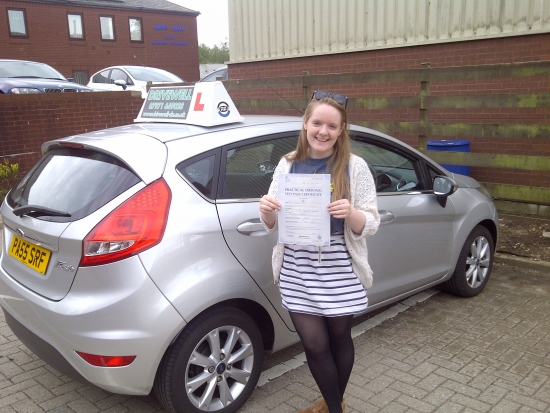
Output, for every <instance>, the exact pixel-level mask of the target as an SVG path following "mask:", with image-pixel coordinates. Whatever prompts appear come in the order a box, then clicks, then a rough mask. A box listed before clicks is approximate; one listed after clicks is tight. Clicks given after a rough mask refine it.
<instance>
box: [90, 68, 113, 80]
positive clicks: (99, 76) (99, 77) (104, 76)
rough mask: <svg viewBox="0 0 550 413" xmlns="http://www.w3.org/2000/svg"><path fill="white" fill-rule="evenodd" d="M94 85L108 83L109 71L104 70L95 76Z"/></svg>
mask: <svg viewBox="0 0 550 413" xmlns="http://www.w3.org/2000/svg"><path fill="white" fill-rule="evenodd" d="M93 82H94V83H110V82H109V70H104V71H102V72H99V73H98V74H97V75H95V76H94V77H93Z"/></svg>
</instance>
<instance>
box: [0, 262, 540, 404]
mask: <svg viewBox="0 0 550 413" xmlns="http://www.w3.org/2000/svg"><path fill="white" fill-rule="evenodd" d="M433 292H434V293H435V294H434V295H432V296H430V297H429V298H427V299H422V300H415V299H413V298H414V297H412V298H411V299H409V300H407V301H405V302H402V303H400V304H397V305H396V306H393V307H390V308H388V309H384V310H382V311H381V312H378V313H375V314H369V315H367V316H364V317H363V318H360V319H357V321H356V324H357V325H359V326H361V328H360V329H361V330H362V331H364V332H363V333H362V334H360V335H358V336H356V337H355V339H354V342H355V345H356V363H355V367H354V371H353V373H352V376H351V380H350V384H349V387H348V389H347V391H346V403H347V406H348V408H347V410H346V412H348V413H350V412H351V413H367V412H392V413H394V412H411V413H412V412H464V413H466V412H495V411H498V412H545V411H548V409H549V408H550V354H549V353H550V322H549V321H550V320H549V317H550V316H549V314H550V277H549V276H548V271H546V272H544V271H535V270H528V269H523V268H521V267H517V266H514V265H510V264H502V263H499V262H497V263H495V267H494V269H493V274H492V276H491V279H490V280H489V282H488V284H487V286H486V288H485V290H484V291H483V293H482V294H480V295H479V296H477V297H473V298H470V299H463V298H458V297H455V296H452V295H449V294H445V293H443V292H437V291H436V290H434V291H433ZM424 294H426V293H424ZM428 295H429V293H428ZM420 298H422V297H420ZM0 343H1V344H0V356H1V357H0V412H54V411H55V412H164V411H165V410H164V409H163V408H162V407H161V404H160V403H159V402H158V401H157V400H156V399H155V397H154V396H153V395H150V396H145V397H139V396H124V395H115V394H111V393H108V392H105V391H103V390H99V389H97V388H94V387H92V386H88V385H84V384H80V383H78V382H75V381H72V380H71V379H69V378H67V377H65V376H63V375H61V374H60V373H58V372H56V371H55V370H53V369H52V368H51V367H49V366H47V365H45V364H44V362H43V361H41V360H40V359H38V357H36V356H35V355H34V354H33V353H32V352H30V350H28V349H27V348H26V347H25V346H24V345H22V344H21V343H20V342H19V340H17V338H16V337H15V336H14V335H13V334H12V333H11V330H10V329H9V328H8V327H7V326H6V324H5V322H4V319H3V315H2V316H1V319H0ZM301 353H302V349H301V347H300V345H299V344H297V345H294V346H292V347H290V348H288V349H286V350H283V351H281V352H278V353H276V354H275V355H272V356H270V357H267V358H266V360H265V362H264V366H263V369H262V370H263V372H264V373H265V372H269V373H270V375H271V376H274V375H276V374H274V371H276V370H278V371H280V372H282V374H281V375H279V376H278V377H275V378H273V379H272V380H269V381H267V382H260V386H259V387H257V388H256V389H255V391H254V393H253V394H252V397H251V398H250V399H249V401H248V402H247V403H246V404H245V405H244V407H243V408H242V409H241V412H243V413H245V412H246V413H264V412H271V413H286V412H288V413H290V412H292V413H294V412H296V410H298V409H301V408H304V407H306V406H308V405H310V404H311V403H312V402H313V401H316V400H318V398H319V397H320V396H319V393H318V391H317V390H316V387H315V383H314V382H313V379H312V378H311V375H310V374H309V371H308V367H307V365H306V364H303V363H300V361H299V360H300V354H301Z"/></svg>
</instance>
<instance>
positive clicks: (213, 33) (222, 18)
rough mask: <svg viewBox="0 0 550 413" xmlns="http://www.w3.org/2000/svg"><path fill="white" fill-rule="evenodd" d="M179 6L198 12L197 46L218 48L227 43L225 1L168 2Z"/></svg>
mask: <svg viewBox="0 0 550 413" xmlns="http://www.w3.org/2000/svg"><path fill="white" fill-rule="evenodd" d="M169 1H170V2H172V3H175V4H177V5H179V6H183V7H186V8H188V9H191V10H195V11H198V12H200V15H199V16H198V17H197V31H198V36H199V44H201V43H204V44H205V45H207V46H210V47H212V46H216V45H217V46H219V45H220V43H225V42H227V41H229V23H228V18H227V0H169Z"/></svg>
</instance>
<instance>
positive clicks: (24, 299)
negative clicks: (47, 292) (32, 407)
mask: <svg viewBox="0 0 550 413" xmlns="http://www.w3.org/2000/svg"><path fill="white" fill-rule="evenodd" d="M109 266H110V268H109V271H106V270H105V266H102V268H101V269H98V267H96V268H94V267H89V268H81V269H79V270H78V273H77V274H76V277H75V279H74V283H73V285H72V287H71V290H70V291H69V294H67V296H66V297H64V298H63V299H62V300H60V301H52V300H48V299H46V298H44V297H42V296H40V295H38V294H36V293H34V292H32V291H30V290H28V289H26V288H25V287H24V286H22V285H21V284H19V283H18V282H16V281H15V280H14V279H13V278H11V277H10V276H9V275H8V274H7V273H6V272H5V270H4V269H3V268H0V304H1V305H2V307H3V310H4V313H5V314H6V321H7V322H8V323H9V326H10V328H12V330H13V332H14V333H15V334H16V336H17V337H18V338H19V339H20V340H21V341H22V342H23V343H24V344H25V345H27V347H29V349H31V350H32V351H33V352H35V353H36V354H37V355H38V356H39V357H40V358H42V359H43V360H44V361H46V362H47V363H48V364H51V366H52V367H54V368H55V369H56V370H58V371H60V372H61V373H63V374H66V375H67V376H69V377H71V378H73V379H76V380H78V381H83V382H88V383H91V384H93V385H95V386H97V387H100V388H102V389H104V390H107V391H110V392H113V393H121V394H133V395H147V394H149V393H150V391H151V389H152V386H153V383H154V379H155V374H156V370H157V368H158V365H159V363H160V361H161V359H162V356H163V355H164V352H165V351H166V348H167V347H168V346H169V344H170V342H171V341H172V339H173V338H174V336H175V335H176V334H177V333H178V332H179V331H180V330H181V329H182V328H183V327H184V326H185V322H184V321H183V319H182V317H181V316H180V315H179V314H178V313H177V311H176V310H175V309H174V307H173V306H172V305H171V304H170V303H169V302H168V300H166V298H165V297H164V296H163V295H162V294H161V293H160V292H159V290H158V289H157V287H156V286H155V285H154V283H153V282H152V281H151V279H150V278H149V276H148V275H147V273H146V272H145V271H144V269H143V266H142V265H141V262H140V261H139V259H138V258H137V257H132V258H129V259H127V260H123V261H120V262H117V263H113V264H109ZM76 351H82V352H85V353H90V354H97V355H103V356H123V355H135V356H136V358H135V360H134V361H133V362H132V363H131V364H130V365H128V366H125V367H117V368H107V367H96V366H92V365H90V364H88V363H87V362H86V361H84V360H83V359H82V358H81V357H80V356H79V355H78V354H77V353H76Z"/></svg>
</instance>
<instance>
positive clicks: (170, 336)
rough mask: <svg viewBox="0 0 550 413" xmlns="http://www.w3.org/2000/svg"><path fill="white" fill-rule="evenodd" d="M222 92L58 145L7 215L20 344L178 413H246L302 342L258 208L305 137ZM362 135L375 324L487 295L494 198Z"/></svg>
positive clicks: (9, 201)
mask: <svg viewBox="0 0 550 413" xmlns="http://www.w3.org/2000/svg"><path fill="white" fill-rule="evenodd" d="M220 85H221V83H220V82H213V83H208V82H205V83H197V84H196V85H195V86H186V87H185V88H187V89H185V90H186V91H187V92H185V93H181V91H178V90H172V91H171V92H170V93H167V91H163V92H162V93H160V92H159V93H151V92H150V93H149V95H148V98H147V100H146V101H145V103H144V108H143V109H142V113H140V116H139V118H138V121H137V122H136V123H135V124H132V125H128V126H122V127H117V128H112V129H107V130H101V131H97V132H92V133H86V134H82V135H77V136H70V137H67V138H64V139H58V140H54V141H51V142H47V143H45V144H44V145H43V146H42V150H43V157H42V159H41V160H40V161H39V162H38V163H37V164H36V166H35V167H34V168H33V169H32V170H31V171H29V172H28V173H27V174H26V175H25V176H24V177H23V178H22V179H21V181H20V182H19V183H18V184H17V185H16V187H15V188H13V189H12V191H11V192H10V193H9V194H8V196H7V197H6V200H5V201H4V203H3V204H2V208H1V214H2V216H3V221H4V233H3V236H4V244H3V251H2V258H1V268H0V304H1V305H2V308H3V310H4V313H5V316H6V320H7V322H8V324H9V326H10V327H11V329H12V330H13V331H14V333H15V334H16V335H17V336H18V337H19V338H20V339H21V341H22V342H23V343H24V344H26V345H27V346H28V347H29V348H30V349H31V350H32V351H34V352H35V353H36V354H37V355H38V356H40V357H41V358H43V359H44V360H45V361H47V362H48V363H50V364H51V365H52V366H53V367H55V368H56V369H58V370H59V371H61V372H63V373H65V374H67V375H68V376H70V377H73V378H76V379H79V380H84V381H86V382H88V383H91V384H93V385H95V386H99V387H100V388H102V389H105V390H108V391H111V392H114V393H123V394H133V395H146V394H148V393H149V392H150V391H151V390H152V389H154V390H155V393H156V395H157V397H158V398H159V400H160V401H161V402H162V403H163V405H164V406H165V407H166V408H167V409H168V410H169V411H172V412H180V413H181V412H204V411H209V412H220V413H222V412H223V413H227V412H236V411H237V410H238V409H239V408H240V407H241V406H242V405H243V404H244V403H245V402H246V400H247V399H248V397H249V396H250V394H251V393H252V391H253V390H254V388H255V386H256V383H257V381H258V377H259V375H260V370H261V365H262V357H263V355H264V353H268V352H273V351H277V350H279V349H282V348H284V347H287V346H289V345H291V344H293V343H295V342H296V341H297V340H298V337H297V335H296V333H295V331H294V327H293V325H292V322H291V320H290V318H289V315H288V313H287V312H286V311H285V310H284V309H283V308H282V307H281V298H280V294H279V291H278V287H277V286H276V285H274V283H273V276H272V272H271V251H272V247H273V246H274V245H275V243H276V237H277V235H276V234H267V233H266V232H265V231H264V229H263V227H262V225H261V224H260V221H259V213H258V201H259V198H260V197H261V196H262V195H263V194H265V193H267V191H268V188H269V185H270V182H271V179H272V174H273V171H274V168H275V166H276V165H277V163H278V161H279V159H280V158H281V156H282V155H284V154H285V153H287V152H289V151H291V150H293V149H294V147H295V145H296V142H297V137H298V134H299V131H300V129H301V128H302V120H301V118H299V117H282V116H246V117H244V118H241V117H240V115H238V111H237V110H236V108H235V107H234V105H233V103H232V102H231V100H230V98H229V96H228V95H227V93H226V92H225V94H224V93H223V91H225V89H224V90H223V91H222V92H220V93H221V97H220V96H218V95H219V94H218V92H216V93H213V92H212V91H213V90H214V89H212V88H214V87H216V88H218V87H219V86H220ZM222 87H223V86H222ZM159 90H160V91H162V88H159ZM199 91H200V93H198V92H199ZM211 92H212V93H211ZM155 98H156V99H157V101H155ZM170 99H172V100H170ZM174 99H181V102H179V103H178V102H174ZM200 99H203V101H200ZM210 100H211V101H212V102H210ZM167 102H168V103H167ZM153 103H154V104H153ZM161 105H164V107H165V108H166V106H169V107H170V108H171V109H170V110H169V112H162V107H161ZM178 105H179V106H178ZM178 108H179V109H181V110H182V112H179V113H180V114H179V115H178V113H177V110H179V109H178ZM148 109H150V111H149V112H147V110H148ZM199 110H200V111H207V112H209V113H208V114H207V115H208V116H206V115H205V116H203V117H200V116H198V115H197V116H198V117H197V118H196V119H197V120H193V116H192V112H193V111H199ZM151 113H152V115H151ZM163 113H171V115H163ZM187 114H189V116H188V117H187ZM230 114H231V115H230ZM148 116H151V119H149V118H148ZM178 116H179V117H180V118H182V119H183V118H186V117H187V119H186V120H185V122H182V119H180V120H179V121H178V120H177V119H178ZM232 116H236V118H232ZM222 118H223V119H222ZM172 119H176V120H172ZM201 119H202V120H201ZM218 120H219V121H218ZM192 122H194V123H198V124H201V123H202V124H206V125H207V126H200V125H197V124H195V125H193V124H191V123H192ZM223 122H229V123H223ZM351 135H352V137H353V142H352V151H353V152H354V153H356V154H358V155H360V156H362V157H363V158H364V159H365V160H366V161H367V163H368V165H369V166H370V168H371V169H372V173H373V176H374V177H375V181H376V187H377V191H378V208H379V212H380V216H381V225H380V228H379V230H378V232H377V233H376V235H374V236H372V237H370V238H369V239H368V247H369V252H370V253H369V261H370V263H371V267H372V269H373V271H374V284H373V286H372V288H371V289H370V290H369V291H368V298H369V304H370V310H374V309H376V308H380V307H382V306H385V305H388V304H390V303H392V302H396V301H399V300H402V299H404V298H405V297H407V296H410V295H412V294H415V293H418V292H419V291H421V290H423V289H426V288H428V287H431V286H434V285H436V284H442V285H443V286H444V288H445V289H446V290H447V291H448V292H451V293H453V294H456V295H459V296H464V297H470V296H474V295H477V294H479V293H480V292H481V291H482V290H483V288H484V286H485V284H486V283H487V280H488V278H489V274H490V272H491V267H492V263H493V254H494V250H495V244H496V241H497V237H498V219H497V212H496V210H495V207H494V205H493V203H492V201H491V198H490V196H489V195H488V194H487V192H486V191H485V190H484V189H483V188H482V187H481V186H480V184H479V183H478V182H476V181H475V180H474V179H471V178H469V177H467V176H462V175H453V174H452V173H450V172H448V171H446V170H445V169H443V168H442V167H441V166H440V165H438V164H436V163H434V162H433V161H431V160H430V159H429V158H428V157H426V156H424V155H423V154H422V153H420V152H418V151H416V150H415V149H413V148H411V147H409V146H407V145H405V144H403V143H402V142H400V141H398V140H396V139H394V138H391V137H390V136H387V135H384V134H382V133H379V132H376V131H374V130H370V129H366V128H363V127H358V126H351Z"/></svg>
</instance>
